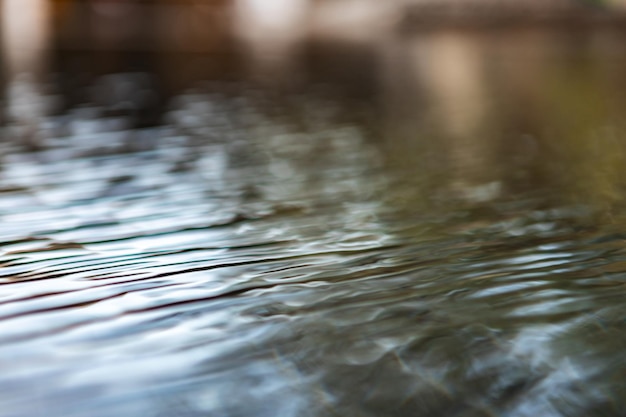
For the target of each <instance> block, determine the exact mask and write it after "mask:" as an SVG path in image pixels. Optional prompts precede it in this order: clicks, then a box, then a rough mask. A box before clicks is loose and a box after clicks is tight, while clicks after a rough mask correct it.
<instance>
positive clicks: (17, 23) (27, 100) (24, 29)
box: [0, 0, 50, 145]
mask: <svg viewBox="0 0 626 417" xmlns="http://www.w3.org/2000/svg"><path fill="white" fill-rule="evenodd" d="M1 5H2V12H1V14H0V16H1V18H2V25H1V26H2V42H3V44H2V52H3V58H4V65H5V70H6V72H7V81H8V82H7V85H8V87H7V91H6V92H5V94H6V101H7V105H6V107H7V110H6V112H7V115H6V116H7V119H8V121H9V123H14V124H15V125H16V127H18V128H19V130H20V131H19V132H17V136H18V137H19V138H20V140H22V141H25V142H27V144H29V145H35V143H34V142H35V141H36V135H37V129H38V127H37V124H38V122H39V120H40V118H41V117H42V116H43V114H44V112H45V103H44V100H43V98H42V94H41V81H42V80H41V79H42V76H43V73H44V70H45V67H46V61H47V59H46V52H45V48H46V45H47V42H48V39H49V36H50V27H49V23H50V22H49V15H50V10H49V4H48V2H47V1H46V0H4V1H3V2H2V3H1Z"/></svg>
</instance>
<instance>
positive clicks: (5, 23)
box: [0, 0, 626, 192]
mask: <svg viewBox="0 0 626 417" xmlns="http://www.w3.org/2000/svg"><path fill="white" fill-rule="evenodd" d="M625 8H626V3H624V2H623V1H620V0H606V1H600V0H586V1H585V0H550V1H541V2H540V1H534V0H527V1H523V2H512V1H506V0H464V1H462V0H446V1H431V0H396V1H388V2H377V1H370V0H267V1H261V0H230V1H228V0H197V1H196V0H162V1H157V0H154V1H148V0H81V1H78V0H76V1H73V0H3V1H2V9H1V15H0V16H1V22H2V32H1V39H2V50H1V51H2V73H1V74H2V75H1V82H0V86H1V88H0V91H2V100H3V105H2V112H1V116H0V117H1V119H0V120H2V125H3V126H4V129H3V131H2V137H3V138H4V140H5V141H12V142H13V143H18V144H20V145H23V146H26V147H27V148H29V147H30V148H40V147H45V146H46V145H45V144H46V140H50V139H51V138H56V139H59V138H62V137H65V136H68V135H70V136H71V132H68V130H67V129H68V126H71V125H72V124H71V123H70V122H69V120H70V119H71V118H72V117H75V118H78V119H81V118H82V119H89V118H91V119H101V118H108V119H107V120H109V121H110V123H108V124H107V123H104V121H103V120H99V121H98V123H94V124H92V125H91V128H93V129H96V130H98V129H104V130H109V129H111V128H114V127H113V126H114V125H115V123H116V122H115V121H112V119H111V118H113V119H115V120H116V121H117V123H122V124H121V125H119V126H118V127H117V128H114V129H126V128H128V129H132V128H146V127H154V126H163V125H167V124H170V125H171V124H172V123H174V124H176V123H183V124H184V122H183V121H182V120H183V119H185V120H187V121H188V122H189V121H190V120H191V119H192V118H193V116H192V115H190V114H188V115H187V116H185V117H182V116H181V117H178V119H176V120H177V121H176V122H173V120H174V119H172V117H173V115H172V114H171V110H172V109H173V107H172V106H176V105H179V104H176V103H180V102H181V100H176V98H177V97H180V96H181V95H184V94H186V93H189V92H190V91H192V90H194V89H204V92H208V93H210V92H219V93H226V94H227V95H231V96H244V95H249V94H248V93H249V92H250V91H252V90H262V91H265V92H271V93H272V94H274V95H275V96H277V95H286V94H291V95H294V94H305V93H306V94H308V93H310V92H311V91H313V90H316V91H317V92H321V91H322V90H323V91H324V94H330V95H332V96H333V97H334V98H333V100H335V101H336V100H350V103H349V104H348V103H347V102H346V103H344V104H341V105H339V106H340V107H342V108H343V110H345V111H346V112H347V113H353V114H354V115H356V114H360V116H359V117H361V118H362V119H363V120H361V122H360V123H365V124H366V125H367V129H368V130H369V131H370V132H371V133H372V134H373V136H376V138H377V139H376V140H377V141H378V142H379V143H380V144H386V146H387V148H386V149H385V152H388V155H387V158H388V159H389V161H390V164H391V165H393V166H402V165H403V164H409V165H415V164H414V163H413V161H412V159H413V158H421V157H422V156H423V155H427V154H428V152H425V151H424V150H423V149H422V150H421V151H419V150H417V149H413V148H415V147H420V146H421V147H427V148H437V147H439V148H442V147H443V148H445V149H446V151H445V152H439V151H436V153H437V155H438V156H439V157H440V158H443V159H445V161H442V162H445V164H448V165H449V169H450V170H461V171H463V172H464V173H463V174H462V175H460V176H459V184H457V185H459V186H461V187H462V183H463V182H464V181H467V180H468V179H469V178H472V176H476V178H475V180H476V181H478V182H480V183H484V184H489V183H491V182H492V181H491V180H492V179H494V178H496V179H497V180H498V181H499V180H501V179H502V178H500V175H501V174H502V175H505V176H507V175H509V174H510V175H512V176H516V175H517V176H520V175H522V176H524V175H525V176H527V177H528V176H533V175H535V176H542V175H544V176H547V177H548V178H549V179H551V180H552V179H554V178H557V177H560V176H561V177H575V176H577V175H579V176H582V177H584V178H585V181H594V179H597V178H596V177H598V176H602V178H603V179H604V180H608V178H605V176H606V175H616V174H608V173H602V174H600V173H598V172H597V171H598V170H597V169H595V167H597V166H598V165H601V166H603V167H605V168H606V170H607V171H611V172H612V170H614V169H618V168H617V167H618V166H621V160H620V159H619V158H618V157H617V156H616V155H621V150H619V152H617V153H616V151H617V149H614V148H615V147H621V145H620V144H617V143H614V142H611V144H610V145H607V146H601V147H600V148H601V149H602V150H599V149H598V147H597V146H596V145H593V146H594V150H590V149H587V148H588V147H590V146H592V145H591V143H597V141H598V140H600V141H607V140H609V139H607V137H614V136H615V135H621V130H622V126H621V124H622V120H621V114H622V112H623V110H624V106H625V105H626V99H625V98H624V96H623V94H622V93H621V91H622V89H623V87H624V83H625V82H626V79H625V77H626V75H625V74H626V72H625V71H624V70H625V68H624V66H625V65H626V63H625V60H626V58H625V57H626V51H625V50H626V43H625V42H624V35H625V30H624V29H623V21H624V10H625ZM207 83H208V84H207ZM340 97H341V99H340ZM182 101H184V100H182ZM178 110H181V109H178ZM184 111H189V112H192V111H193V110H191V109H187V110H184ZM363 112H370V114H369V115H367V116H364V113H363ZM70 114H73V116H71V115H70ZM176 114H178V115H179V116H180V115H181V114H182V113H181V112H180V111H179V112H178V113H176ZM60 115H64V116H65V117H61V118H60V117H58V116H60ZM196 116H199V117H202V116H201V115H196ZM122 120H123V122H122ZM85 121H86V120H82V122H85ZM79 122H81V121H80V120H79ZM200 123H202V122H200ZM79 124H80V123H79ZM82 124H83V125H85V123H82ZM87 124H89V123H87ZM122 125H123V127H122ZM97 126H99V127H97ZM107 126H108V127H107ZM179 127H180V126H179ZM607 131H610V132H611V133H610V134H608V135H605V134H604V133H602V132H607ZM598 137H600V138H601V139H598ZM427 138H432V140H431V139H427ZM591 138H595V139H591ZM564 141H566V142H567V144H565V143H562V142H564ZM431 150H432V149H431ZM604 150H606V152H607V153H608V154H607V155H603V154H602V153H603V152H604ZM554 152H558V153H559V154H564V155H563V157H562V158H559V161H563V162H562V163H563V164H570V163H571V164H578V163H580V164H583V165H584V163H583V162H582V161H579V159H581V158H582V159H585V160H587V159H588V158H590V155H594V156H593V157H594V158H598V160H594V161H593V162H589V164H590V166H593V167H594V168H589V170H591V171H593V172H587V171H586V170H587V168H585V166H581V165H577V166H576V169H575V170H574V171H575V172H570V171H569V170H567V169H566V168H564V167H561V166H558V168H557V167H556V165H558V164H554V165H555V166H554V167H550V166H545V165H544V166H541V167H536V166H535V167H534V168H533V167H532V166H531V165H532V164H533V163H535V162H537V161H538V160H540V159H541V158H542V157H546V158H548V159H552V158H553V157H554V156H555V155H554ZM590 152H591V153H590ZM406 155H411V156H410V159H411V161H402V159H404V158H406ZM609 159H611V160H612V161H613V160H614V161H613V162H610V161H608V160H609ZM618 160H619V161H618ZM533 161H534V162H533ZM565 161H567V162H565ZM509 163H518V164H526V165H524V167H523V168H524V169H522V170H521V171H520V170H514V169H510V168H509V165H508V164H509ZM607 164H608V165H607ZM539 165H541V164H539ZM611 167H614V168H611ZM503 169H504V170H506V171H509V172H508V173H502V170H503ZM572 169H573V168H572ZM545 170H548V171H552V170H554V171H555V172H547V173H546V172H543V171H545ZM478 171H480V172H478ZM496 171H498V172H499V173H498V174H496V173H495V172H496ZM468 172H473V174H470V176H469V177H468V176H467V175H465V174H466V173H468ZM461 177H462V179H461ZM479 177H482V178H479ZM561 179H562V180H563V181H565V182H568V181H569V180H568V179H566V178H561ZM610 181H613V179H611V180H610ZM573 182H575V184H569V185H570V186H572V187H577V186H580V181H578V179H577V180H575V181H573ZM583 182H584V181H583ZM609 188H610V187H609ZM602 189H604V188H602ZM594 192H595V191H594Z"/></svg>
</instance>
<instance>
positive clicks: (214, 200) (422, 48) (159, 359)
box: [0, 28, 626, 417]
mask: <svg viewBox="0 0 626 417" xmlns="http://www.w3.org/2000/svg"><path fill="white" fill-rule="evenodd" d="M396 36H398V37H397V38H393V39H391V40H389V39H388V40H385V41H384V42H383V41H381V42H380V43H381V44H380V45H379V44H375V45H374V44H371V43H367V44H362V43H359V42H356V43H354V44H351V43H330V44H329V43H324V42H318V43H312V44H309V45H308V46H307V47H306V48H304V49H302V47H298V48H296V51H297V53H295V52H294V54H295V55H290V53H286V55H285V56H283V57H282V58H281V60H279V61H278V64H277V63H275V62H274V63H272V64H271V65H269V64H267V63H263V62H261V63H259V62H256V61H253V62H252V63H250V62H247V63H246V64H242V63H241V62H240V61H237V62H239V63H234V64H233V63H232V62H231V61H229V62H231V63H230V64H225V63H224V62H223V61H221V59H222V58H220V59H217V58H214V57H213V58H211V56H209V57H208V58H207V56H205V55H202V56H200V58H199V57H198V56H195V55H194V56H192V55H189V56H188V57H187V58H188V59H187V60H181V61H180V62H181V64H180V65H181V66H182V67H185V65H189V66H192V65H191V64H189V63H188V62H189V61H192V62H195V63H196V64H197V63H198V62H200V61H199V60H204V61H206V62H218V63H219V65H221V66H225V67H228V65H233V66H234V67H236V68H239V69H241V68H243V69H245V70H242V71H240V72H239V73H237V74H238V75H237V76H236V77H234V78H237V80H233V79H232V78H233V77H231V76H230V75H229V76H223V75H222V76H219V77H218V76H211V77H210V76H209V75H208V73H206V74H196V75H195V76H189V73H188V72H186V71H185V70H181V71H182V74H181V73H177V72H175V73H171V72H168V71H169V70H164V69H163V68H162V67H158V68H157V66H153V67H148V68H140V70H141V71H139V70H136V68H134V67H133V65H134V64H128V59H127V57H126V58H123V59H121V61H120V58H119V56H118V55H116V53H114V52H106V51H105V52H102V51H95V52H94V51H92V52H84V51H83V52H80V51H78V52H77V51H76V50H72V49H71V48H69V49H67V47H64V48H66V49H63V48H60V49H59V50H58V51H57V52H55V53H53V54H52V55H53V56H56V58H53V59H50V60H49V62H48V64H46V65H47V67H46V66H44V70H42V72H40V73H39V75H37V76H35V78H34V79H35V81H33V80H32V79H31V80H28V79H23V78H22V79H18V81H13V82H12V83H10V82H8V81H7V82H6V83H5V106H4V110H5V120H6V123H5V124H4V127H3V131H2V134H3V136H4V138H5V140H4V141H3V142H2V143H1V145H2V148H3V149H2V151H3V152H2V160H1V166H0V169H1V170H0V219H1V221H2V223H1V225H2V226H1V229H0V241H1V251H2V252H1V254H0V318H1V320H0V368H1V369H2V372H1V373H0V415H1V416H2V417H22V416H32V417H38V416H42V417H43V416H46V417H48V416H64V417H65V416H92V417H104V416H106V417H108V416H155V417H156V416H224V417H235V416H237V417H239V416H242V417H265V416H267V417H278V416H281V417H282V416H285V417H290V416H297V417H301V416H302V417H303V416H315V417H318V416H319V417H321V416H355V417H357V416H364V417H365V416H425V417H426V416H458V417H461V416H462V417H465V416H468V417H469V416H471V417H474V416H507V417H526V416H546V417H551V416H555V417H556V416H576V417H578V416H580V417H583V416H584V417H588V416H622V415H625V413H626V411H625V410H626V357H625V356H624V351H625V349H626V304H625V303H624V301H626V288H625V285H626V245H625V241H626V212H625V211H624V209H625V208H626V205H625V204H624V203H625V201H624V196H625V195H626V194H624V185H625V184H624V178H626V153H625V152H626V142H625V140H626V137H625V134H624V126H623V124H624V118H623V114H624V111H625V110H626V99H624V95H623V93H622V92H623V91H624V90H623V88H624V86H626V42H624V40H625V39H624V35H623V34H622V33H621V32H619V31H614V30H605V31H599V30H588V31H585V32H575V33H573V32H571V31H569V30H547V29H537V28H535V29H532V30H531V29H528V30H523V29H516V30H510V31H502V30H499V31H495V32H493V31H481V30H471V31H464V32H459V31H451V30H446V31H433V32H427V33H426V32H424V33H417V34H411V35H406V34H405V35H396ZM338 45H341V46H338ZM68 50H69V52H68ZM282 51H283V52H285V50H282ZM303 51H304V52H303ZM54 54H56V55H54ZM133 56H134V55H133ZM220 56H221V55H220ZM61 58H62V59H61ZM144 58H145V57H144ZM144 58H142V59H141V60H139V61H141V62H146V60H145V59H144ZM55 59H56V60H57V63H56V64H55V63H54V62H55V61H54V60H55ZM96 59H100V61H99V62H105V61H106V62H114V64H111V71H108V70H107V71H104V72H103V73H101V74H97V73H95V72H94V71H92V70H90V69H89V65H92V64H90V63H92V62H94V60H96ZM194 60H195V61H194ZM204 61H203V62H204ZM50 62H52V63H50ZM59 62H60V63H59ZM68 62H78V64H75V66H74V67H72V66H71V65H68V64H67V63H68ZM115 62H117V63H115ZM119 62H122V63H123V64H119ZM147 62H152V64H150V65H153V61H147ZM62 63H65V64H64V65H68V66H66V67H63V65H62ZM79 64H80V65H79ZM127 64H128V65H127ZM116 65H117V66H116ZM267 65H269V67H268V66H267ZM272 65H276V67H272ZM285 66H287V67H285ZM294 66H295V67H296V68H298V70H297V71H295V72H293V73H296V74H299V79H297V80H294V79H280V78H278V77H275V78H272V77H269V78H268V74H271V73H272V71H273V70H272V68H292V69H293V68H294ZM77 68H78V69H80V70H81V71H84V73H83V72H80V73H79V72H77V71H78V70H77ZM202 68H205V69H206V71H208V72H209V73H212V72H213V71H216V70H215V69H214V67H210V68H209V67H208V66H205V67H202ZM207 68H208V69H207ZM268 68H269V69H268ZM129 69H131V70H134V72H130V73H129V72H128V71H129ZM220 71H223V69H222V70H219V71H217V72H215V73H216V74H232V73H231V72H228V71H227V72H220ZM268 71H269V73H268ZM50 74H53V76H51V75H50ZM81 74H82V75H81ZM36 77H40V78H39V81H37V79H36ZM80 77H83V78H80ZM168 77H169V78H168ZM220 77H221V78H220ZM226 78H227V80H226V81H224V79H226ZM77 79H78V80H79V81H75V80H77ZM168 79H169V80H170V81H167V80H168ZM208 79H212V80H213V81H212V82H210V83H203V82H202V80H208ZM220 79H221V80H222V81H219V80H220ZM68 80H70V81H68ZM72 80H74V81H72ZM81 80H82V81H81ZM171 80H173V81H171ZM216 80H217V81H216ZM68 83H69V87H68ZM72 83H74V84H72ZM81 83H82V84H81ZM185 83H187V84H189V85H187V86H185ZM42 86H43V87H42ZM138 97H139V98H138ZM29 100H30V101H29ZM33 103H39V104H38V105H35V104H33ZM16 106H17V107H16ZM19 106H22V107H19ZM38 106H40V107H38ZM15 109H17V110H15ZM20 109H22V110H20ZM24 109H26V110H24ZM29 112H30V113H29ZM24 115H26V116H28V117H25V116H24ZM33 149H35V150H34V151H33Z"/></svg>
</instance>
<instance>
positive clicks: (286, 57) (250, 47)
mask: <svg viewBox="0 0 626 417" xmlns="http://www.w3.org/2000/svg"><path fill="white" fill-rule="evenodd" d="M310 3H311V2H310V0H239V1H237V3H236V7H235V19H234V20H235V33H236V36H237V37H238V39H239V41H240V42H241V44H242V46H243V49H244V51H243V54H244V57H245V58H246V60H247V62H248V66H249V67H250V70H251V72H252V73H254V74H255V76H256V77H257V78H259V79H260V80H262V81H271V80H280V82H281V83H282V82H285V80H289V79H291V78H292V77H293V76H294V75H297V74H298V72H299V71H298V68H297V65H298V63H297V54H298V46H299V44H300V43H301V42H302V40H303V39H304V38H305V37H306V35H307V33H308V21H307V12H308V11H309V9H310V7H311V4H310Z"/></svg>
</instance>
